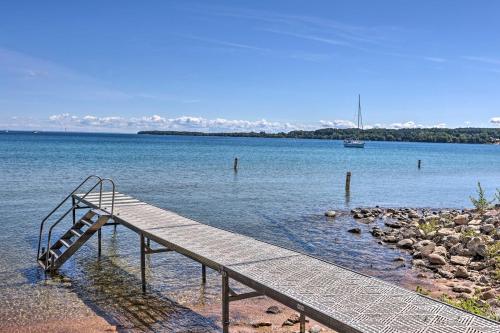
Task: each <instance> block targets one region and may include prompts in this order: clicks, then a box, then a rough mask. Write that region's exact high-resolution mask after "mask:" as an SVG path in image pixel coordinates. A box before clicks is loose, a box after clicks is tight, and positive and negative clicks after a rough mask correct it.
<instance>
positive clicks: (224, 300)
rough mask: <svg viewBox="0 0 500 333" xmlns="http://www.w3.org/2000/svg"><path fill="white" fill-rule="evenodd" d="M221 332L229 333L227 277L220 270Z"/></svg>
mask: <svg viewBox="0 0 500 333" xmlns="http://www.w3.org/2000/svg"><path fill="white" fill-rule="evenodd" d="M222 332H223V333H229V277H228V276H227V273H226V272H225V271H222Z"/></svg>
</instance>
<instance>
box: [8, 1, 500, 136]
mask: <svg viewBox="0 0 500 333" xmlns="http://www.w3.org/2000/svg"><path fill="white" fill-rule="evenodd" d="M498 13H500V2H498V1H456V0H455V1H431V0H429V1H405V0H398V1H395V0H393V1H333V0H330V1H293V0H288V1H210V2H209V1H79V2H76V1H75V2H67V1H50V2H45V1H31V2H28V1H3V2H2V3H1V4H0V128H4V129H46V130H62V129H64V128H67V129H68V130H79V131H108V132H109V131H116V132H134V131H136V130H138V129H174V130H175V129H179V130H181V129H182V130H185V129H188V130H200V131H218V130H224V131H233V130H234V131H244V130H266V131H279V130H285V131H287V130H291V129H296V128H303V129H314V128H321V127H324V126H334V127H346V126H347V127H348V126H351V125H352V121H354V114H355V112H356V107H357V94H358V93H360V94H361V97H362V104H363V112H364V119H365V124H366V125H368V126H382V127H393V128H398V127H416V126H426V127H431V126H441V127H442V126H446V127H465V126H480V127H492V126H499V125H500V37H499V35H498V32H499V31H500V20H499V19H498Z"/></svg>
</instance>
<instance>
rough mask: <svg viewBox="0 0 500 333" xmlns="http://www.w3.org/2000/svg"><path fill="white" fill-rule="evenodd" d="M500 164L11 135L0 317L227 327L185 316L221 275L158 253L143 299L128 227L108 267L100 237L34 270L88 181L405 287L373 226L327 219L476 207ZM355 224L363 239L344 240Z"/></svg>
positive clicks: (476, 150)
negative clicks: (50, 218) (56, 215)
mask: <svg viewBox="0 0 500 333" xmlns="http://www.w3.org/2000/svg"><path fill="white" fill-rule="evenodd" d="M236 156H237V157H238V158H239V160H240V168H239V171H238V172H237V173H234V172H233V170H232V163H233V159H234V157H236ZM419 159H421V160H422V169H420V170H418V169H417V160H419ZM499 165H500V146H492V145H458V144H427V143H388V142H368V143H367V144H366V148H365V149H345V148H344V147H343V146H342V143H341V142H340V141H320V140H292V139H258V138H219V137H187V136H139V135H115V134H74V133H73V134H66V133H59V134H57V133H38V134H32V133H12V132H11V133H1V134H0V170H1V172H0V200H1V206H0V216H1V217H2V221H1V222H0V231H1V232H0V281H2V282H0V304H2V306H1V307H0V319H1V321H2V322H3V325H6V324H9V323H10V324H12V323H16V324H20V325H24V324H26V325H27V324H30V323H31V322H33V321H36V320H52V319H59V318H65V317H68V318H71V317H74V316H85V315H86V311H87V310H86V307H87V306H89V307H90V308H91V309H93V310H94V311H96V312H97V313H99V314H101V315H103V316H104V317H105V318H106V319H108V320H109V321H110V322H111V323H114V324H117V323H120V324H121V325H122V326H123V327H125V328H134V329H138V330H157V331H166V332H176V331H179V332H180V331H185V330H186V328H189V330H191V331H200V332H205V331H206V332H211V331H214V330H216V328H215V327H214V324H213V323H212V322H211V320H210V319H205V318H202V317H200V316H199V315H197V314H196V313H195V312H193V311H191V310H189V308H188V306H191V305H193V304H202V303H204V302H211V301H216V300H217V298H218V295H219V277H218V275H217V274H216V273H213V272H209V276H208V278H209V282H208V284H207V286H206V287H202V286H201V285H200V267H199V265H198V264H196V263H193V262H191V261H190V260H189V259H187V258H183V257H181V256H179V255H176V254H158V255H155V256H152V257H150V258H148V267H149V268H148V275H149V276H148V280H149V282H150V287H151V292H150V293H149V294H148V295H147V296H142V295H140V292H139V290H140V274H139V270H138V268H139V239H138V236H137V235H136V234H135V233H133V232H131V231H128V230H126V229H125V228H123V227H118V230H117V232H116V233H114V232H113V228H106V229H105V231H104V236H103V257H102V258H101V259H100V260H97V259H96V244H95V243H96V241H95V240H91V241H90V242H89V243H88V244H87V245H85V246H84V247H83V248H82V249H80V251H79V252H78V253H77V255H75V256H74V257H73V258H72V259H71V260H69V261H68V262H67V263H66V264H65V265H64V266H63V268H62V269H61V270H60V272H59V273H60V276H59V277H58V278H56V279H53V280H45V279H44V274H43V272H42V271H41V270H40V269H39V268H38V267H37V266H36V262H35V256H36V244H37V243H36V241H37V237H38V228H39V223H40V221H41V219H42V218H43V217H44V216H45V215H46V214H47V213H48V212H49V211H50V210H51V209H52V208H53V207H54V206H55V205H56V204H58V203H59V201H60V200H61V199H62V198H64V196H65V195H66V194H67V193H69V192H70V191H71V190H72V189H73V187H75V186H76V185H77V184H78V183H79V182H80V181H81V180H82V179H83V178H85V177H86V176H87V175H89V174H99V175H101V176H105V177H110V178H113V179H114V180H115V181H116V183H117V186H118V188H117V190H118V191H120V192H123V193H126V194H129V195H132V196H135V197H137V198H139V199H141V200H143V201H146V202H149V203H151V204H154V205H156V206H159V207H162V208H167V209H170V210H173V211H176V212H178V213H180V214H181V215H185V216H188V217H190V218H193V219H196V220H198V221H200V222H204V223H207V224H210V225H213V226H219V227H224V228H227V229H231V230H234V231H236V232H239V233H243V234H246V235H249V236H252V237H256V238H259V239H262V240H265V241H268V242H271V243H275V244H278V245H282V246H286V247H289V248H294V249H298V250H301V251H305V252H308V253H311V254H314V255H317V256H320V257H322V258H325V259H327V260H330V261H333V262H336V263H338V264H341V265H344V266H347V267H350V268H354V269H357V270H360V271H364V272H367V273H370V274H374V275H377V276H379V277H381V278H383V279H387V280H390V281H394V282H398V281H401V279H402V278H403V276H404V275H405V272H406V270H405V269H404V268H401V267H397V266H396V265H395V264H394V263H393V262H392V259H393V258H394V257H396V256H400V255H402V254H401V253H399V252H398V251H392V250H391V251H388V250H387V249H384V248H383V247H381V246H379V245H378V244H377V243H376V240H375V239H373V238H372V237H371V236H370V235H369V234H368V233H367V232H366V230H369V228H371V226H365V225H358V224H357V223H356V222H355V221H353V220H352V219H351V218H349V216H348V215H347V214H344V215H342V214H341V216H340V217H339V218H338V219H335V220H327V219H325V218H324V217H323V213H324V211H325V210H327V209H335V210H340V211H343V210H348V209H350V208H353V207H357V206H375V205H380V206H391V207H400V206H410V207H431V208H440V207H447V208H448V207H449V208H454V207H456V208H462V207H465V206H470V203H469V200H468V197H469V195H473V194H474V191H475V186H476V183H477V181H481V183H482V184H483V185H484V188H485V189H486V191H487V193H488V194H489V195H491V196H492V194H493V191H494V189H495V187H500V170H499V167H498V166H499ZM347 171H351V172H352V183H351V193H350V196H349V197H346V195H345V192H344V180H345V174H346V172H347ZM68 223H69V221H68ZM355 225H356V226H360V227H361V228H362V229H363V232H362V234H361V235H360V236H354V235H352V234H349V233H347V232H346V230H347V229H348V228H351V227H353V226H355ZM403 255H404V254H403ZM83 304H84V305H85V306H84V305H83ZM61 309H64V311H62V312H61V311H60V310H61ZM1 326H2V324H0V328H1Z"/></svg>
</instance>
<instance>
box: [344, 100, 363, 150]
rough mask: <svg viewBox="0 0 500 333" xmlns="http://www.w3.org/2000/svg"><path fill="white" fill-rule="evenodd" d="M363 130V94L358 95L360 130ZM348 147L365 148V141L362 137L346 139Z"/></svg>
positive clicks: (345, 142) (345, 145)
mask: <svg viewBox="0 0 500 333" xmlns="http://www.w3.org/2000/svg"><path fill="white" fill-rule="evenodd" d="M360 130H361V131H362V130H363V118H362V117H361V95H358V132H359V131H360ZM344 147H346V148H365V142H364V141H363V140H360V139H356V138H354V139H345V140H344Z"/></svg>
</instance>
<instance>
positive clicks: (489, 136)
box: [138, 128, 500, 144]
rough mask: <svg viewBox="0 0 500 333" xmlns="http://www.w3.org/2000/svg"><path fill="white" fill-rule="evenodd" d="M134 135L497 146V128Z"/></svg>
mask: <svg viewBox="0 0 500 333" xmlns="http://www.w3.org/2000/svg"><path fill="white" fill-rule="evenodd" d="M138 134H151V135H187V136H229V137H252V138H289V139H321V140H344V139H350V138H356V139H361V140H366V141H404V142H441V143H482V144H500V128H402V129H386V128H373V129H366V130H358V129H353V128H346V129H338V128H322V129H318V130H315V131H290V132H288V133H285V132H279V133H266V132H231V133H229V132H227V133H225V132H221V133H206V132H187V131H140V132H138Z"/></svg>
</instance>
